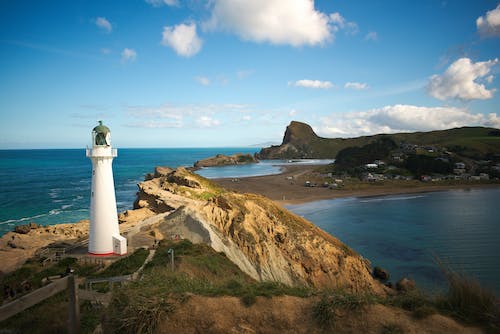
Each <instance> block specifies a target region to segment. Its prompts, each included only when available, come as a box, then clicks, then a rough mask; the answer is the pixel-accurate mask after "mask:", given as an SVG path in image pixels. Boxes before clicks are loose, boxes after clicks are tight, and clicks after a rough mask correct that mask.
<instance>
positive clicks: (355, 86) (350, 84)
mask: <svg viewBox="0 0 500 334" xmlns="http://www.w3.org/2000/svg"><path fill="white" fill-rule="evenodd" d="M344 88H346V89H355V90H363V89H367V88H368V84H366V83H361V82H346V83H345V85H344Z"/></svg>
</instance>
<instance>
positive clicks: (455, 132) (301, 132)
mask: <svg viewBox="0 0 500 334" xmlns="http://www.w3.org/2000/svg"><path fill="white" fill-rule="evenodd" d="M493 130H495V129H493V128H484V127H462V128H454V129H449V130H439V131H430V132H414V133H395V134H390V135H387V134H379V135H374V136H362V137H356V138H321V137H318V136H317V135H316V134H314V132H311V131H312V130H311V129H310V127H308V126H304V123H299V122H292V123H291V125H290V126H289V127H288V128H287V132H290V133H291V134H289V135H288V138H289V140H290V143H292V144H294V145H296V146H297V147H298V148H305V147H306V146H307V147H308V151H310V152H312V155H311V156H308V158H330V159H333V158H335V156H336V155H337V153H338V152H339V151H340V150H342V149H344V148H346V147H352V146H363V145H366V144H368V143H370V142H372V141H374V140H376V139H378V138H380V137H383V136H390V137H392V138H393V139H394V140H395V141H396V142H397V143H398V144H399V143H400V142H407V143H411V144H416V145H439V146H444V147H451V146H456V145H458V146H463V147H466V148H467V149H468V150H469V151H471V152H474V151H475V152H478V153H480V154H487V153H492V152H497V153H498V152H499V151H500V137H499V136H489V135H488V133H489V132H491V131H493ZM285 137H286V136H285ZM275 152H276V147H273V148H267V149H263V150H262V151H261V154H262V153H263V154H262V157H264V158H266V153H268V157H269V158H271V157H273V156H272V155H273V154H276V153H275ZM274 157H276V156H274ZM300 157H301V156H300V155H299V156H285V157H284V158H300Z"/></svg>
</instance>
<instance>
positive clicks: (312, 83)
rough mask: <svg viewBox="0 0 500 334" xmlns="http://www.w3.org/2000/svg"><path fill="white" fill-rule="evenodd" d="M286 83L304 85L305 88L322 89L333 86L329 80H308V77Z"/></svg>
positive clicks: (297, 85) (296, 85)
mask: <svg viewBox="0 0 500 334" xmlns="http://www.w3.org/2000/svg"><path fill="white" fill-rule="evenodd" d="M288 85H289V86H295V87H305V88H322V89H328V88H333V84H332V83H331V82H330V81H320V80H309V79H302V80H297V81H295V82H288Z"/></svg>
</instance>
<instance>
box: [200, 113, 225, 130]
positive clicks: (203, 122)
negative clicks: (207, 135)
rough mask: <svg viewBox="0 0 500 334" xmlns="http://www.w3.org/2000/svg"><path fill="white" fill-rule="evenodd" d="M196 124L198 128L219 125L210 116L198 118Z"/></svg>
mask: <svg viewBox="0 0 500 334" xmlns="http://www.w3.org/2000/svg"><path fill="white" fill-rule="evenodd" d="M196 124H197V125H198V126H199V127H200V128H212V127H216V126H219V125H220V121H219V120H217V119H213V118H212V117H210V116H200V117H198V118H197V119H196Z"/></svg>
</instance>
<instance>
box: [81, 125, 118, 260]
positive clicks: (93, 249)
mask: <svg viewBox="0 0 500 334" xmlns="http://www.w3.org/2000/svg"><path fill="white" fill-rule="evenodd" d="M116 156H117V149H116V148H112V147H111V132H110V131H109V128H108V127H107V126H105V125H103V124H102V121H99V125H98V126H96V127H95V128H94V129H93V130H92V148H87V157H88V158H90V159H91V160H92V190H91V193H90V227H89V248H88V252H89V254H91V255H113V254H116V255H123V254H126V253H127V240H126V239H125V238H124V237H122V236H121V235H120V230H119V228H118V214H117V211H116V198H115V185H114V182H113V169H112V163H113V158H114V157H116Z"/></svg>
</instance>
